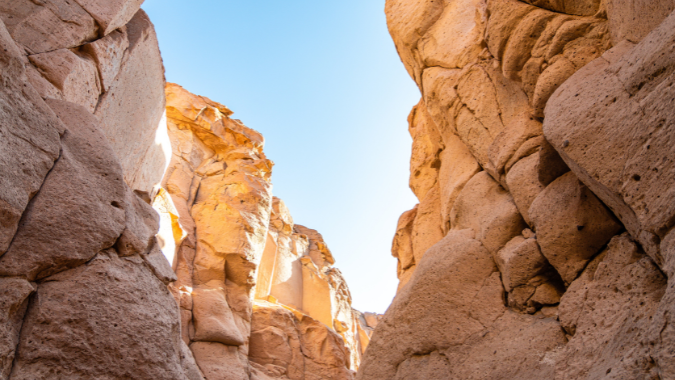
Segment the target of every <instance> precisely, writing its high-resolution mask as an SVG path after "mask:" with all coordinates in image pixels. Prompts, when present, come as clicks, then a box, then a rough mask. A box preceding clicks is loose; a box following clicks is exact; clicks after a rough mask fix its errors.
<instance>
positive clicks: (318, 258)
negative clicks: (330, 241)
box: [293, 224, 335, 268]
mask: <svg viewBox="0 0 675 380" xmlns="http://www.w3.org/2000/svg"><path fill="white" fill-rule="evenodd" d="M293 231H295V232H297V233H298V234H300V235H305V236H306V237H307V239H309V240H308V241H309V247H308V248H307V249H308V250H309V252H308V253H307V256H309V257H310V258H311V259H312V261H313V262H314V265H316V266H318V267H319V268H324V267H326V266H330V265H333V264H335V258H334V257H333V254H332V253H331V251H330V249H328V246H327V245H326V242H325V241H324V240H323V236H322V235H321V234H320V233H319V232H318V231H316V230H313V229H311V228H307V227H305V226H301V225H299V224H296V225H294V226H293ZM294 236H296V235H294ZM294 240H295V241H296V249H294V252H296V254H298V255H302V253H301V252H304V249H305V248H304V247H302V248H300V249H298V248H297V246H298V244H300V245H303V246H304V241H303V238H302V237H301V236H298V238H294Z"/></svg>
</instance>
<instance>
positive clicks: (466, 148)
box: [357, 0, 675, 380]
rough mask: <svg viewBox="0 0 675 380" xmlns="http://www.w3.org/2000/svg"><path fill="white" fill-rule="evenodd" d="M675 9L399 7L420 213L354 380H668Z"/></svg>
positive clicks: (407, 231) (401, 2)
mask: <svg viewBox="0 0 675 380" xmlns="http://www.w3.org/2000/svg"><path fill="white" fill-rule="evenodd" d="M674 6H675V4H674V3H673V2H672V1H669V0H665V1H654V2H645V1H642V2H641V1H623V0H608V1H602V2H601V1H595V0H572V1H567V0H565V1H529V0H528V1H516V0H483V1H470V0H467V1H453V2H447V1H418V0H388V1H387V3H386V7H385V12H386V14H387V21H388V26H389V31H390V34H391V36H392V38H393V40H394V43H395V45H396V48H397V51H398V53H399V55H400V57H401V61H402V62H403V64H404V66H405V67H406V69H407V70H408V73H409V74H410V76H411V77H412V79H413V80H414V81H415V82H416V83H417V85H418V86H419V88H420V91H421V92H422V100H421V101H420V103H419V104H417V105H416V106H415V107H414V109H413V111H412V113H411V116H410V118H409V122H410V133H411V136H412V138H413V154H412V157H411V181H410V187H411V189H412V190H413V192H414V193H415V195H416V196H417V197H418V199H419V202H420V203H419V205H418V206H416V207H415V208H414V209H413V210H411V211H407V212H405V213H404V214H403V215H402V216H401V219H400V220H399V224H398V227H397V231H396V236H395V238H394V243H393V246H392V254H393V255H394V257H396V258H397V259H398V262H399V267H398V275H399V279H400V285H399V290H398V294H397V296H396V298H395V299H394V302H393V303H392V305H391V307H390V308H389V310H388V311H387V313H386V314H385V316H384V319H383V321H382V322H380V323H379V326H378V328H377V329H376V331H375V332H374V334H373V336H372V337H371V343H370V345H369V346H368V347H369V348H368V349H367V351H366V353H365V355H364V359H363V364H362V366H361V368H360V370H359V373H358V375H357V379H363V380H370V379H373V380H374V379H486V380H487V379H490V380H493V379H515V378H518V379H655V378H660V379H671V378H675V367H674V366H673V365H672V363H673V359H675V357H674V356H673V347H674V346H673V335H674V334H673V333H672V331H673V329H672V310H673V308H674V307H675V306H674V303H673V296H672V294H673V291H672V290H673V286H672V285H673V284H672V282H673V281H672V276H674V275H675V264H673V263H674V262H675V260H674V259H673V258H672V257H673V252H675V248H673V244H674V243H675V232H673V227H674V225H675V224H674V223H673V221H674V220H675V219H674V217H673V213H672V212H671V211H672V210H671V209H672V207H671V206H672V205H673V204H675V203H674V202H673V201H672V199H671V198H672V197H671V194H672V193H673V189H675V183H674V182H673V180H672V179H673V169H674V168H675V164H674V163H673V162H672V161H673V157H675V155H674V153H673V150H672V145H673V144H672V142H673V136H674V135H673V131H674V128H673V126H672V119H673V116H674V115H675V112H674V111H673V110H675V107H674V106H673V104H671V103H672V99H673V98H674V96H672V95H671V90H672V88H673V86H672V76H673V72H675V70H674V69H673V68H674V67H675V56H673V52H675V50H674V48H673V46H675V40H673V35H675V34H674V33H675V21H674V20H675V15H673V14H670V12H672V11H673V9H674V8H673V7H674ZM669 14H670V15H669ZM437 162H440V165H438V164H437ZM435 189H441V191H440V192H438V191H437V190H435ZM439 193H440V199H438V200H436V199H435V197H437V196H438V195H437V194H439ZM416 226H423V228H422V229H419V228H418V230H417V231H424V233H423V234H419V233H418V234H416V229H415V227H416ZM439 229H440V230H441V231H442V233H441V234H436V233H435V231H438V230H439ZM415 239H417V241H418V243H417V244H416V240H415ZM420 241H423V242H424V244H420ZM429 247H431V248H429ZM478 305H480V306H478Z"/></svg>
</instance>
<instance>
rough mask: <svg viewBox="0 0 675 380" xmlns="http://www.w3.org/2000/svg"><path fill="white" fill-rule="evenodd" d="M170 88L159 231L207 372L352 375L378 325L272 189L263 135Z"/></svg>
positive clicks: (186, 331) (313, 234)
mask: <svg viewBox="0 0 675 380" xmlns="http://www.w3.org/2000/svg"><path fill="white" fill-rule="evenodd" d="M166 94H167V120H168V128H169V137H170V139H171V143H172V147H173V157H172V160H171V163H170V165H169V169H168V170H167V174H166V176H165V178H164V181H163V183H162V186H163V188H162V189H161V190H160V192H159V198H156V200H155V201H156V204H157V207H158V209H159V210H160V212H161V214H162V217H161V221H162V223H165V224H167V225H165V226H161V227H160V230H161V231H163V232H162V233H161V234H160V235H161V237H162V239H160V240H161V241H163V242H164V243H163V247H162V250H163V251H164V252H165V254H167V257H173V267H174V269H175V271H176V274H177V278H178V281H176V282H175V283H173V284H172V285H170V286H171V289H172V291H173V293H174V295H175V296H176V299H177V301H178V303H179V305H180V312H181V322H182V336H183V340H184V341H185V342H186V343H187V344H189V346H190V349H191V350H192V352H193V353H194V357H195V359H196V362H197V364H198V365H199V367H200V368H201V370H202V371H203V373H204V376H205V378H206V379H209V380H211V379H215V380H219V379H241V378H249V376H250V378H251V379H276V378H279V379H352V378H353V376H354V372H353V371H355V370H356V369H358V367H359V364H360V360H361V354H362V353H363V351H364V350H365V347H366V346H367V344H368V339H369V335H370V334H367V333H366V334H361V333H360V331H361V330H363V327H360V325H359V323H358V322H357V319H358V316H359V315H360V313H358V312H357V311H355V310H353V309H352V307H351V294H350V292H349V288H348V286H347V284H346V282H345V280H344V278H343V276H342V274H341V273H340V271H339V270H338V269H336V268H334V267H333V264H334V263H335V259H334V257H333V254H332V253H331V251H330V249H329V248H328V246H327V244H326V242H325V241H324V239H323V237H322V236H321V234H320V233H319V232H317V231H315V230H312V229H310V228H307V227H304V226H301V225H298V224H295V223H294V221H293V217H292V216H291V214H290V211H289V210H288V208H287V207H286V205H285V204H284V202H283V201H282V200H280V199H278V198H276V197H273V196H272V192H271V182H270V179H271V174H272V165H273V163H272V162H271V161H270V160H268V159H267V158H266V157H265V154H264V152H263V145H264V139H263V137H262V135H260V134H259V133H258V132H256V131H254V130H252V129H250V128H247V127H246V126H244V125H243V124H242V123H241V122H240V121H239V120H235V119H232V118H230V116H231V115H232V111H230V110H229V109H227V108H226V107H225V106H223V105H221V104H218V103H216V102H213V101H211V100H209V99H207V98H204V97H201V96H197V95H193V94H191V93H189V92H188V91H186V90H185V89H183V88H182V87H180V86H178V85H174V84H169V85H167V88H166ZM167 195H168V197H167ZM158 199H159V200H158ZM164 231H165V232H164ZM169 242H170V244H167V243H169ZM172 250H173V251H172ZM367 328H369V327H367ZM360 329H361V330H360Z"/></svg>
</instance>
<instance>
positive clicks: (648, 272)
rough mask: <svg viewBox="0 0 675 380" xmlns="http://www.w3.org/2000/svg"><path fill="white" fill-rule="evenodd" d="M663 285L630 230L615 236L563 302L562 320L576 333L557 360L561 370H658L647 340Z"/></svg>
mask: <svg viewBox="0 0 675 380" xmlns="http://www.w3.org/2000/svg"><path fill="white" fill-rule="evenodd" d="M665 287H666V279H665V278H664V277H663V275H662V274H661V272H660V271H659V270H658V268H657V267H656V265H654V263H653V262H652V260H651V259H649V257H647V256H646V255H645V254H644V253H643V252H640V250H639V248H638V247H637V246H636V245H635V243H633V242H632V241H631V239H630V237H628V236H627V234H623V235H621V236H617V237H614V238H613V239H612V241H611V242H610V243H609V245H608V247H607V249H606V250H605V251H604V252H603V253H602V255H601V256H600V257H598V258H597V259H595V260H594V261H593V263H592V264H589V267H588V268H587V269H586V270H585V271H584V272H583V274H582V275H581V276H580V277H579V278H578V279H577V280H576V281H574V282H573V283H572V284H571V286H570V287H569V289H568V290H567V292H566V293H565V295H564V296H563V298H562V301H561V303H560V308H559V311H560V323H561V325H562V326H563V328H565V330H566V331H567V332H568V333H569V334H571V335H572V336H571V337H570V341H569V343H568V344H567V345H566V346H565V348H564V350H563V351H562V355H561V357H560V358H559V360H558V363H557V365H556V372H557V373H558V374H559V376H560V377H561V378H569V379H573V378H611V379H639V378H650V377H652V378H653V377H656V376H658V375H657V374H658V373H659V370H658V368H655V367H654V365H653V364H652V363H650V361H651V360H650V358H649V355H650V353H649V352H650V348H649V346H648V345H646V344H644V343H646V342H647V340H648V338H649V336H648V335H649V326H650V324H651V323H652V319H653V316H654V315H655V313H656V309H657V307H658V305H659V301H661V300H662V296H663V294H664V291H665ZM662 374H663V375H665V373H663V372H662ZM667 377H668V376H667V375H666V377H662V378H667Z"/></svg>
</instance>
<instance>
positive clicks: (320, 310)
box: [301, 257, 333, 327]
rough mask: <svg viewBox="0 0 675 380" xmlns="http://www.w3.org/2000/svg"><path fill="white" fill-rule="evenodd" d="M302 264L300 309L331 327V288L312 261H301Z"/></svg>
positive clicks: (306, 259) (306, 258)
mask: <svg viewBox="0 0 675 380" xmlns="http://www.w3.org/2000/svg"><path fill="white" fill-rule="evenodd" d="M301 263H302V308H301V310H303V311H304V312H305V313H307V315H309V316H310V317H312V318H314V319H316V320H318V321H320V322H321V323H323V324H325V325H326V326H330V327H332V326H333V310H332V306H333V305H332V300H331V287H330V284H329V283H328V281H327V280H328V279H327V278H325V277H324V276H323V275H322V273H321V272H319V270H318V268H317V267H316V266H315V265H314V263H313V262H312V260H311V259H310V258H308V257H304V258H302V259H301Z"/></svg>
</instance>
